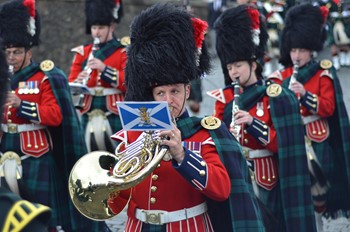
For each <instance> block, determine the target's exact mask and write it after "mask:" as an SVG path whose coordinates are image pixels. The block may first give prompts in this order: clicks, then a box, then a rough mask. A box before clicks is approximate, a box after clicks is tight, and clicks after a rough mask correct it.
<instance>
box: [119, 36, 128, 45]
mask: <svg viewBox="0 0 350 232" xmlns="http://www.w3.org/2000/svg"><path fill="white" fill-rule="evenodd" d="M120 43H121V44H122V45H124V46H128V45H130V37H129V36H124V37H123V38H121V39H120Z"/></svg>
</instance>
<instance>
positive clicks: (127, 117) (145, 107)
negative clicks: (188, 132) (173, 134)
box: [117, 101, 173, 131]
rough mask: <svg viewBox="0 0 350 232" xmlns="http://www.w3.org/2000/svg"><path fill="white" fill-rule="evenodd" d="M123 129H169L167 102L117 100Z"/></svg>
mask: <svg viewBox="0 0 350 232" xmlns="http://www.w3.org/2000/svg"><path fill="white" fill-rule="evenodd" d="M117 106H118V110H119V116H120V119H121V122H122V125H123V129H124V130H125V131H146V130H148V131H150V130H171V129H172V128H173V126H172V124H171V116H170V111H169V106H168V103H167V102H165V101H164V102H154V101H152V102H117Z"/></svg>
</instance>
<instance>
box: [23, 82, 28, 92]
mask: <svg viewBox="0 0 350 232" xmlns="http://www.w3.org/2000/svg"><path fill="white" fill-rule="evenodd" d="M23 83H24V85H23V94H28V93H29V88H28V84H27V82H23Z"/></svg>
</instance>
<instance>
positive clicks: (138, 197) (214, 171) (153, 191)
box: [118, 129, 231, 232]
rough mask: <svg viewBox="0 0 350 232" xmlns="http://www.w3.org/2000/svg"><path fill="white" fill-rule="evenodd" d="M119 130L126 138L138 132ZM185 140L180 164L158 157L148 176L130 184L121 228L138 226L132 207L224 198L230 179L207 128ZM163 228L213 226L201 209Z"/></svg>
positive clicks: (191, 203) (190, 203)
mask: <svg viewBox="0 0 350 232" xmlns="http://www.w3.org/2000/svg"><path fill="white" fill-rule="evenodd" d="M118 134H119V133H118ZM121 134H123V135H124V136H125V137H124V139H125V140H127V141H128V142H131V141H135V140H136V139H137V138H138V136H139V135H140V133H138V132H128V133H127V135H126V133H121ZM189 142H194V143H192V144H191V143H189ZM185 144H186V145H185ZM185 144H184V146H185V147H186V149H185V153H186V155H185V159H184V160H183V162H182V163H181V165H178V164H177V163H176V162H174V161H172V160H170V161H165V160H162V161H161V163H160V165H159V166H158V167H157V168H156V169H155V170H154V171H153V173H152V174H151V175H150V176H148V177H146V178H145V180H143V181H142V182H141V183H140V184H138V185H136V186H135V187H134V188H133V190H132V196H131V200H130V202H129V206H128V221H127V224H126V230H125V231H132V232H134V231H140V230H141V225H142V222H141V221H139V220H138V219H136V218H135V210H136V208H138V209H144V210H165V211H176V210H181V209H185V208H187V209H188V208H191V207H194V206H197V205H199V204H201V203H203V202H205V199H206V197H209V198H211V199H214V200H216V201H223V200H226V199H227V198H228V196H229V194H230V188H231V187H230V186H231V184H230V179H229V176H228V174H227V171H226V169H225V167H224V165H223V164H222V163H221V161H220V158H219V156H218V154H217V151H216V148H215V145H214V143H213V140H212V139H211V138H210V135H209V132H208V131H207V130H204V129H202V130H200V131H199V132H197V133H196V134H194V135H193V136H192V137H190V138H188V139H186V140H185ZM194 144H197V145H199V146H194ZM194 147H197V149H194ZM203 161H204V164H205V165H203ZM203 170H204V172H203ZM200 171H202V172H200ZM218 180H219V181H218ZM167 231H213V229H212V226H211V222H210V219H209V216H208V214H207V213H204V214H201V215H199V216H196V217H193V218H189V219H187V220H182V221H177V222H171V223H168V224H167Z"/></svg>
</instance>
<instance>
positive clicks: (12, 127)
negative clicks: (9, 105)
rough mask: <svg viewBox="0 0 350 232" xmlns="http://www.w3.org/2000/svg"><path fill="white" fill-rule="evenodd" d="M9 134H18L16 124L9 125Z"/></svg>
mask: <svg viewBox="0 0 350 232" xmlns="http://www.w3.org/2000/svg"><path fill="white" fill-rule="evenodd" d="M7 133H9V134H15V133H18V127H17V125H16V124H7Z"/></svg>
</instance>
